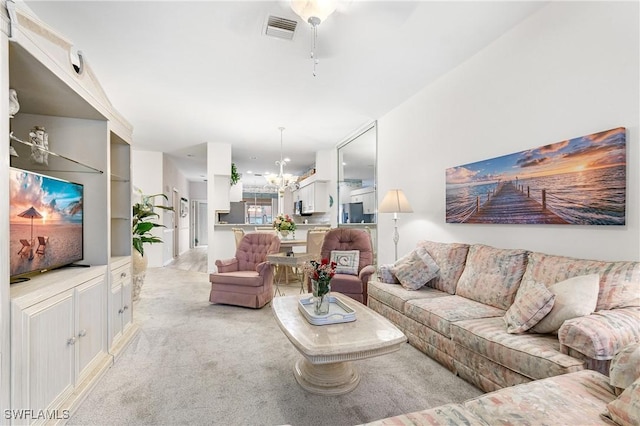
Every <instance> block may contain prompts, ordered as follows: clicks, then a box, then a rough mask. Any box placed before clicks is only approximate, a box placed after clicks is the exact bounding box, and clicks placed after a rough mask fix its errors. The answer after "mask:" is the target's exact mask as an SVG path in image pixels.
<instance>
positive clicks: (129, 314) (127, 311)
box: [122, 276, 133, 331]
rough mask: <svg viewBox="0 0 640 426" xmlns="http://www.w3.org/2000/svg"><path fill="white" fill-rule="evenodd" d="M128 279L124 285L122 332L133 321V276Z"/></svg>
mask: <svg viewBox="0 0 640 426" xmlns="http://www.w3.org/2000/svg"><path fill="white" fill-rule="evenodd" d="M128 278H129V279H128V280H125V281H123V283H122V331H125V330H126V329H127V328H128V327H129V326H130V325H131V323H132V321H133V309H132V307H133V304H132V303H131V296H132V293H131V292H132V286H131V276H129V277H128Z"/></svg>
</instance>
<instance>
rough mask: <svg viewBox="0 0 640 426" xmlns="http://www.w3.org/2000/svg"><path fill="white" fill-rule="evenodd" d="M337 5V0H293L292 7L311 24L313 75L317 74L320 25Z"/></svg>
mask: <svg viewBox="0 0 640 426" xmlns="http://www.w3.org/2000/svg"><path fill="white" fill-rule="evenodd" d="M336 7H337V1H336V0H291V9H293V11H294V12H295V13H296V14H297V15H298V16H299V17H301V18H302V19H304V20H305V21H306V22H308V23H309V25H311V60H312V61H313V76H314V77H315V76H316V75H317V73H316V66H317V65H318V62H319V60H318V55H317V54H316V47H317V44H318V25H320V23H321V22H322V21H324V20H325V19H327V18H328V17H329V15H331V14H332V13H333V12H334V11H335V10H336Z"/></svg>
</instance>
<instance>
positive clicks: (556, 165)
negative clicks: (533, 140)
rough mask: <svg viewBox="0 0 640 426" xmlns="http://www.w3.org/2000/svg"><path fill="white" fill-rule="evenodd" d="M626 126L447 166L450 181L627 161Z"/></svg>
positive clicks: (502, 177) (528, 175)
mask: <svg viewBox="0 0 640 426" xmlns="http://www.w3.org/2000/svg"><path fill="white" fill-rule="evenodd" d="M625 134H626V129H625V128H624V127H618V128H616V129H611V130H606V131H603V132H599V133H594V134H591V135H587V136H582V137H578V138H574V139H570V140H565V141H562V142H557V143H554V144H551V145H544V146H541V147H539V148H535V149H530V150H527V151H521V152H517V153H514V154H509V155H504V156H502V157H496V158H491V159H489V160H483V161H478V162H476V163H470V164H465V165H462V166H457V167H451V168H449V169H447V184H448V185H456V184H475V183H481V182H495V181H498V180H503V181H504V180H515V179H516V177H518V179H520V180H523V179H528V178H534V177H541V176H548V175H555V174H562V173H573V172H580V171H584V170H591V169H599V168H604V167H611V166H619V165H625V164H626V141H625V139H626V138H625Z"/></svg>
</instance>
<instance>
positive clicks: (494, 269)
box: [456, 244, 527, 310]
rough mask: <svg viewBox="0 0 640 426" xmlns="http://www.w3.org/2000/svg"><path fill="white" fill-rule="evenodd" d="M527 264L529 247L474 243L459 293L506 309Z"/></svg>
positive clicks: (461, 277)
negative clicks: (518, 247)
mask: <svg viewBox="0 0 640 426" xmlns="http://www.w3.org/2000/svg"><path fill="white" fill-rule="evenodd" d="M526 265H527V251H526V250H515V249H498V248H494V247H489V246H485V245H482V244H475V245H472V246H471V247H470V248H469V254H468V256H467V262H466V265H465V267H464V271H463V272H462V275H461V276H460V281H458V286H457V288H456V294H457V295H459V296H462V297H466V298H467V299H471V300H475V301H476V302H480V303H485V304H487V305H491V306H494V307H496V308H499V309H503V310H507V309H509V306H511V304H512V303H513V300H514V298H515V296H516V292H517V291H518V287H519V286H520V280H521V278H522V274H523V273H524V270H525V267H526Z"/></svg>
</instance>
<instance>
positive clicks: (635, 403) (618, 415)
mask: <svg viewBox="0 0 640 426" xmlns="http://www.w3.org/2000/svg"><path fill="white" fill-rule="evenodd" d="M602 415H603V416H604V417H607V418H610V419H611V420H613V421H614V422H616V424H619V425H622V426H637V425H639V424H640V421H639V420H638V419H640V379H638V380H636V381H635V382H633V383H632V384H631V385H629V387H628V388H627V389H625V391H624V392H622V394H621V395H620V396H619V397H618V398H617V399H614V400H613V401H611V402H610V403H608V404H607V412H605V413H603V414H602Z"/></svg>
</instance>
